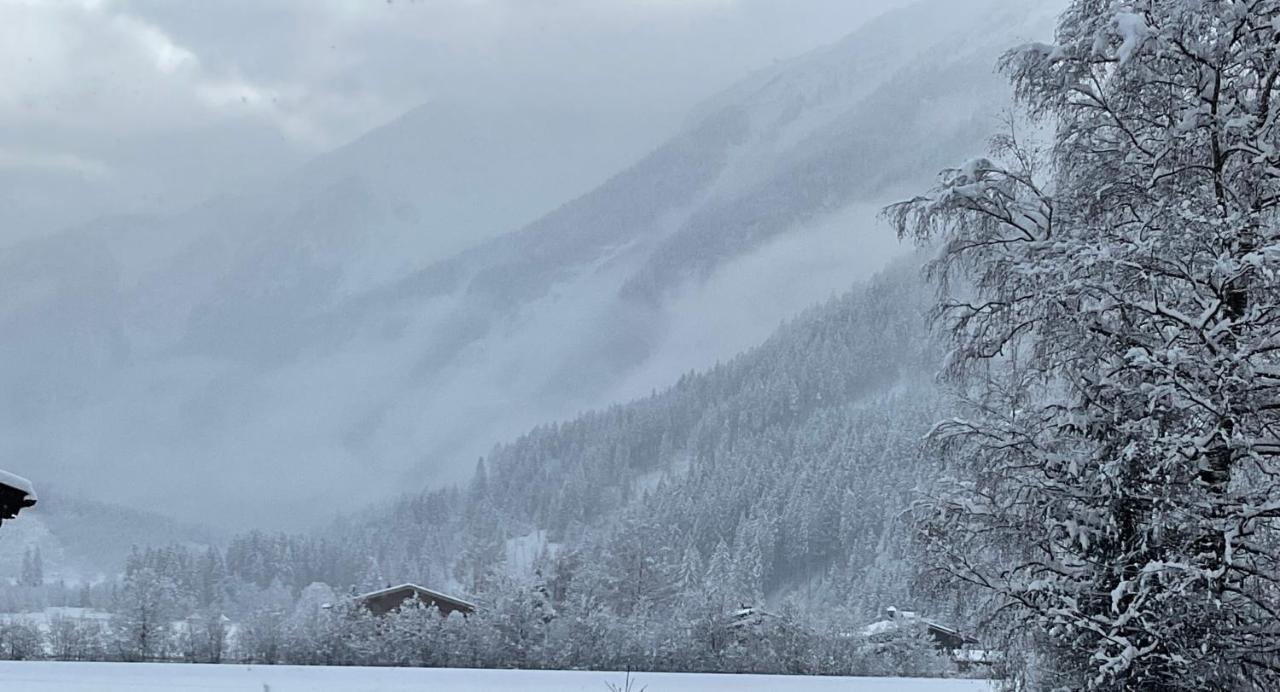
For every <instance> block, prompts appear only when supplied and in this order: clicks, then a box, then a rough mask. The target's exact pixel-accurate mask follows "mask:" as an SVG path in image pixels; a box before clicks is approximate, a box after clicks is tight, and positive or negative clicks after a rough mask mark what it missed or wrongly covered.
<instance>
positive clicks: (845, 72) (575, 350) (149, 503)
mask: <svg viewBox="0 0 1280 692" xmlns="http://www.w3.org/2000/svg"><path fill="white" fill-rule="evenodd" d="M986 2H989V4H990V6H991V11H990V12H979V11H976V10H975V9H974V8H972V7H970V6H964V7H960V6H958V5H956V4H955V3H950V2H940V1H938V0H931V1H930V2H925V3H923V4H921V5H919V6H914V7H912V8H908V9H906V10H902V11H899V12H895V13H892V14H889V15H886V16H885V17H883V18H881V19H879V20H877V21H875V22H873V23H871V24H869V25H868V26H866V27H865V28H863V29H861V30H859V31H858V32H856V33H855V34H853V35H851V36H850V37H849V38H847V39H846V40H844V41H841V42H840V43H838V44H836V45H833V46H830V47H828V48H826V49H822V50H819V51H816V52H814V53H812V54H809V55H806V56H802V57H800V58H797V59H795V60H792V61H789V62H785V63H782V64H780V65H778V66H776V67H774V68H772V69H770V70H768V71H766V72H764V73H761V74H759V75H755V76H753V77H751V78H750V79H748V80H746V81H744V82H743V83H742V84H740V85H738V86H737V87H735V88H733V89H731V90H730V91H729V92H727V93H726V94H723V95H721V96H720V97H717V98H715V99H713V100H712V101H710V102H708V104H707V105H706V106H705V107H704V108H702V109H700V111H699V112H698V113H697V114H696V115H695V116H694V117H693V118H692V119H691V122H690V125H689V127H688V128H687V129H686V130H685V131H683V132H682V133H680V134H678V135H677V136H675V137H674V138H672V139H671V140H670V141H669V142H667V143H665V144H663V145H662V146H660V147H658V148H657V149H656V150H655V151H654V152H653V153H652V154H650V155H649V156H647V157H645V158H643V159H642V160H640V161H639V162H637V163H636V164H634V165H632V166H630V167H629V168H626V169H625V170H623V171H622V172H620V173H619V174H617V175H616V176H614V177H613V178H611V179H610V180H608V181H607V182H605V183H603V184H602V185H600V186H598V187H596V188H595V189H593V190H591V191H590V192H587V193H586V194H584V195H582V196H580V197H577V198H576V199H573V201H570V202H568V203H566V204H563V205H562V206H560V207H559V208H558V209H556V210H555V211H552V212H550V213H548V214H546V215H545V216H543V217H541V218H540V219H538V220H536V221H534V222H532V223H530V224H528V225H526V226H524V227H523V228H521V229H519V230H516V231H514V232H512V233H509V234H506V235H501V236H497V237H493V238H491V239H488V240H486V238H487V237H489V236H491V235H492V234H493V233H495V232H496V230H495V229H496V227H495V226H494V225H493V224H495V223H497V222H498V221H500V220H502V219H515V218H516V217H518V216H520V215H521V214H525V213H534V212H532V211H530V210H531V208H532V207H533V206H536V205H535V204H534V203H532V202H530V203H528V204H526V203H524V202H521V201H520V200H521V199H525V198H528V199H533V198H538V199H543V198H545V195H537V194H534V192H533V191H534V190H535V189H544V190H547V189H550V188H537V187H536V186H535V185H534V184H533V182H532V181H535V180H536V179H538V178H539V175H538V171H537V170H529V169H527V168H519V167H517V169H518V170H517V169H512V171H507V172H504V173H503V174H502V176H500V177H497V178H492V179H490V178H487V177H486V176H487V175H488V174H487V173H486V172H485V171H483V170H480V171H477V170H472V169H466V170H460V169H459V167H460V166H461V162H465V161H466V160H468V156H469V154H470V152H471V151H475V152H477V153H484V152H486V151H489V150H490V149H496V148H500V147H502V146H504V143H505V142H508V141H521V142H523V141H526V140H528V139H529V137H527V136H524V135H523V134H522V133H521V132H510V133H500V134H501V135H502V136H500V137H497V138H496V139H495V138H494V135H493V133H492V130H493V128H495V127H497V126H496V125H492V124H490V125H484V123H485V122H486V121H485V120H484V119H483V118H476V117H471V116H469V115H468V114H467V112H466V111H465V110H464V111H462V112H461V113H454V114H450V113H444V114H437V113H436V112H434V111H431V110H430V109H427V110H425V111H422V112H415V113H413V114H410V115H408V116H406V117H405V118H404V119H402V120H401V121H399V122H397V123H393V124H392V125H390V126H388V127H387V128H384V129H382V130H379V131H377V132H374V133H370V134H369V135H368V136H367V137H365V138H363V139H362V140H361V141H360V142H357V143H356V144H354V145H353V146H352V147H351V148H349V149H347V150H343V151H340V152H336V153H334V154H333V155H331V156H329V157H326V158H325V159H323V160H320V161H317V162H316V163H315V164H314V165H313V166H311V167H308V168H307V169H305V170H303V171H300V172H299V173H298V174H297V175H296V176H294V177H292V178H290V179H288V180H285V181H282V182H280V183H279V184H278V185H274V186H266V187H264V188H263V189H261V190H260V191H257V192H256V193H254V194H250V195H246V196H241V197H223V198H217V199H214V200H212V201H210V202H209V203H207V204H205V205H202V206H200V207H197V208H194V209H191V210H189V211H188V212H186V213H184V214H180V215H177V216H175V217H173V218H164V219H113V220H107V221H103V222H101V223H99V224H92V225H90V226H88V227H83V228H79V229H73V230H70V231H68V232H66V233H64V234H61V235H59V236H56V237H52V238H49V239H47V240H44V241H41V242H38V243H31V244H26V245H23V246H20V247H16V248H12V249H10V250H8V251H5V252H3V253H0V277H2V278H0V284H2V285H0V288H4V289H6V290H4V291H3V292H0V295H3V296H4V298H3V299H0V363H4V365H0V391H4V392H5V395H4V397H3V398H0V454H3V455H4V456H5V458H7V459H14V460H21V461H20V462H14V463H13V464H12V465H14V466H15V467H17V468H20V469H22V470H25V471H26V472H27V474H28V475H30V476H34V477H35V478H34V479H33V480H36V481H37V482H38V483H41V482H45V483H47V482H55V483H58V484H60V485H64V486H66V487H69V488H72V489H74V490H76V491H79V492H94V493H97V494H99V496H102V497H106V498H110V499H112V500H113V501H117V500H118V501H121V502H127V503H131V504H137V505H140V506H146V507H154V508H157V509H159V510H161V511H166V512H170V513H175V514H181V515H182V516H183V517H184V518H187V519H194V520H199V521H208V522H218V523H222V524H226V525H237V526H248V525H254V524H266V525H281V524H289V525H293V526H301V525H304V524H306V523H309V522H312V521H316V520H319V519H321V518H323V517H327V516H329V515H331V514H332V513H333V512H334V511H335V510H336V511H342V510H345V509H349V508H351V507H355V506H359V505H360V504H362V503H364V502H367V501H370V500H375V499H377V498H380V497H385V496H387V495H388V494H389V493H392V492H397V491H399V490H402V489H403V488H405V487H406V486H408V487H423V486H428V485H433V484H439V483H443V482H450V481H457V480H462V479H464V478H465V477H466V474H467V473H468V472H469V470H470V468H471V464H472V463H473V461H474V459H475V457H476V456H478V455H479V454H482V453H484V452H485V451H486V450H488V449H489V448H490V447H491V446H492V445H493V444H495V443H497V442H500V441H502V440H505V439H509V438H511V437H513V436H515V435H517V434H519V433H520V432H521V431H524V430H528V429H530V428H532V427H534V426H536V425H538V424H541V423H543V422H545V421H547V420H553V419H563V418H567V417H570V416H572V415H574V414H575V413H577V412H579V411H583V410H588V409H592V408H599V407H603V406H607V405H608V404H610V403H612V402H616V401H621V400H627V399H631V398H634V397H636V396H639V395H643V394H645V393H648V392H650V391H652V390H653V389H655V388H659V387H664V386H666V385H667V384H669V383H671V382H672V381H674V380H675V379H676V378H677V377H678V376H679V374H680V373H682V372H685V371H687V370H689V369H691V368H704V367H709V366H711V365H712V364H714V363H715V362H717V361H718V360H724V359H727V358H730V357H732V356H733V355H734V354H736V353H738V352H740V351H742V350H743V349H745V348H748V347H750V346H752V345H755V344H758V343H759V342H760V341H762V340H763V339H764V338H766V336H767V335H768V334H769V333H770V331H771V330H773V329H774V327H775V326H776V325H777V324H778V323H780V322H781V321H783V320H785V319H787V318H789V317H792V316H793V315H795V314H796V313H797V312H799V311H800V310H802V309H804V308H806V307H808V306H810V305H812V304H814V303H816V302H818V301H821V300H823V299H825V298H827V297H829V296H830V295H832V294H834V293H838V292H840V291H843V290H844V289H845V288H846V287H847V286H848V285H849V283H850V282H851V281H852V280H854V279H855V278H857V277H859V276H866V275H868V274H869V273H871V272H872V271H874V270H875V269H876V268H878V267H879V266H881V265H882V263H883V262H884V261H885V260H886V259H887V258H888V257H890V256H891V255H893V254H894V253H896V252H898V249H897V246H896V245H895V243H894V242H893V240H892V239H891V238H890V237H889V236H888V235H887V234H886V233H885V232H884V231H883V229H882V228H880V226H879V225H878V224H877V223H876V222H875V221H874V212H875V210H876V209H878V207H879V206H880V205H881V204H882V203H883V202H884V201H886V200H888V199H891V198H892V197H893V196H894V195H896V194H898V192H897V191H898V190H899V189H902V188H903V187H904V186H909V187H916V186H918V185H919V184H920V183H921V182H922V181H924V180H927V179H928V178H929V177H930V176H931V175H932V174H933V173H934V171H935V170H936V169H938V168H939V167H941V166H943V165H944V164H946V163H950V162H952V161H955V160H957V159H962V158H964V157H966V156H967V155H969V154H971V153H975V151H976V150H978V149H980V144H979V143H980V142H981V141H982V140H983V138H984V137H985V135H986V134H988V133H989V132H991V131H992V130H994V129H995V127H996V124H995V120H994V116H995V114H996V112H997V111H998V107H994V106H990V105H988V104H999V103H1002V102H1003V99H1004V96H1005V87H1004V85H1003V83H1002V80H1001V79H1000V78H999V77H998V76H996V75H995V74H994V73H993V70H992V65H993V64H994V61H995V58H996V56H997V55H998V54H999V52H1000V51H1002V50H1003V49H1004V48H1006V47H1007V46H1008V45H1010V44H1012V43H1016V42H1018V41H1021V40H1026V39H1028V38H1033V37H1037V36H1040V35H1042V34H1043V33H1045V32H1046V31H1047V20H1048V19H1049V16H1050V15H1049V14H1048V13H1046V12H1041V11H1039V10H1036V9H1035V4H1033V5H1032V6H1031V7H1030V8H1029V7H1028V6H1027V4H1026V3H1023V2H1014V1H1013V0H984V3H986ZM992 17H995V18H996V19H995V20H993V19H992ZM992 25H996V26H999V27H1001V28H1000V29H998V30H992V29H991V26H992ZM467 124H473V125H476V126H478V127H480V128H481V130H482V131H483V133H484V137H479V139H478V140H477V137H470V136H462V137H458V136H456V135H457V132H458V130H457V128H460V127H463V125H467ZM485 137H487V138H488V139H485ZM504 138H506V139H504ZM903 141H909V142H912V146H910V147H904V146H891V145H888V144H886V143H887V142H903ZM468 143H472V144H474V145H475V146H476V149H474V150H468V149H467V146H468ZM530 146H535V145H530ZM535 148H536V147H535ZM521 151H525V149H521ZM584 155H585V154H584ZM534 159H536V157H534ZM464 168H465V167H464ZM486 181H488V182H486ZM562 182H565V185H566V186H568V187H572V181H567V182H566V181H562ZM544 183H545V184H548V185H549V184H550V183H547V182H546V181H539V182H538V184H539V185H542V184H544ZM562 192H563V190H562ZM550 194H552V193H551V192H547V195H550ZM572 194H574V193H573V192H564V195H565V197H566V198H567V197H569V196H571V195H572ZM508 207H510V208H509V209H508ZM494 210H497V211H494ZM503 210H506V211H503ZM519 210H524V211H519ZM477 217H482V218H483V219H488V220H489V221H492V222H493V223H479V222H476V223H472V221H475V220H476V218H477ZM513 223H514V222H513ZM85 440H92V441H93V442H92V444H84V443H83V441H85ZM126 459H127V460H128V462H129V464H128V468H129V473H122V472H120V469H121V468H122V465H121V463H120V462H122V461H123V460H126ZM298 468H306V469H307V472H306V473H301V474H300V473H298V472H297V469H298ZM142 477H149V478H157V477H163V478H165V479H167V481H166V483H165V484H164V485H165V489H164V490H162V491H161V490H146V489H144V488H147V487H155V484H146V485H143V484H139V483H137V482H136V481H137V479H138V478H142ZM352 478H359V479H360V481H359V482H358V483H357V482H350V481H345V482H338V483H335V482H333V481H332V479H352ZM197 490H198V492H197ZM233 498H234V499H235V502H236V503H237V507H238V509H237V510H236V511H235V512H229V511H226V508H227V507H228V506H229V503H230V502H231V501H232V499H233Z"/></svg>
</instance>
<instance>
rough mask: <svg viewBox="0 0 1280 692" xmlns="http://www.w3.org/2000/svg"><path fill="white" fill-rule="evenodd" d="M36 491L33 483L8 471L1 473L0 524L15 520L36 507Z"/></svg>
mask: <svg viewBox="0 0 1280 692" xmlns="http://www.w3.org/2000/svg"><path fill="white" fill-rule="evenodd" d="M35 505H36V491H35V489H34V488H33V487H31V481H28V480H27V479H25V478H23V477H21V476H15V475H13V474H12V473H9V472H7V471H0V524H3V523H4V520H5V519H13V518H14V517H16V516H18V512H21V511H22V510H24V509H27V508H28V507H35Z"/></svg>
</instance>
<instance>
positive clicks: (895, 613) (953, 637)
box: [862, 606, 978, 654]
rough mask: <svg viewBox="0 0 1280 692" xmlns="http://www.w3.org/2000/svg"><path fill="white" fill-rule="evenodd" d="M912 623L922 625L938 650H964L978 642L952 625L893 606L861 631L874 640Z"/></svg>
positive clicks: (952, 651)
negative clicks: (882, 617) (880, 618)
mask: <svg viewBox="0 0 1280 692" xmlns="http://www.w3.org/2000/svg"><path fill="white" fill-rule="evenodd" d="M913 625H919V626H922V627H923V628H924V631H925V632H926V633H928V635H929V638H930V639H932V640H933V644H934V646H935V647H937V649H938V650H939V651H945V652H947V653H948V654H953V653H954V652H956V651H962V650H966V649H968V648H970V647H971V646H972V645H974V644H977V643H978V640H976V639H974V638H972V637H966V636H964V635H963V634H961V633H960V630H958V629H956V628H954V627H949V626H947V625H943V624H940V623H937V622H933V621H932V620H926V619H924V618H922V617H920V616H919V615H918V614H916V613H914V612H912V611H909V610H898V609H897V608H894V607H893V606H889V607H888V608H886V609H885V619H884V620H879V621H877V622H873V623H871V624H870V625H867V626H866V627H865V628H864V629H863V631H862V633H863V634H864V635H865V636H866V637H867V638H868V639H870V640H872V641H875V640H876V639H877V638H882V637H889V636H892V635H893V634H894V633H896V632H898V631H899V630H901V629H902V628H903V627H909V626H913Z"/></svg>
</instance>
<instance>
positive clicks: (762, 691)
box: [0, 661, 992, 692]
mask: <svg viewBox="0 0 1280 692" xmlns="http://www.w3.org/2000/svg"><path fill="white" fill-rule="evenodd" d="M624 678H625V676H624V675H623V674H622V673H594V672H579V671H514V670H455V669H430V668H319V667H312V668H302V667H290V666H243V665H224V666H203V665H185V664H159V663H142V664H128V663H37V662H25V661H24V662H0V689H4V690H14V691H15V692H16V691H18V690H21V692H135V691H140V692H161V691H163V692H174V691H175V690H200V691H201V692H417V691H418V690H428V689H429V690H440V691H441V692H492V691H495V690H520V691H521V692H579V691H581V692H607V690H608V689H609V688H608V686H607V684H606V683H611V684H613V685H616V686H617V687H619V688H622V687H623V682H624ZM632 681H633V683H634V688H633V689H634V690H640V689H642V688H647V690H648V692H722V691H728V690H732V691H733V692H789V691H792V690H794V691H795V692H837V691H839V692H991V690H992V686H991V685H990V684H989V683H987V682H983V681H980V680H924V679H912V678H802V677H771V676H765V675H694V674H676V673H640V674H633V675H632Z"/></svg>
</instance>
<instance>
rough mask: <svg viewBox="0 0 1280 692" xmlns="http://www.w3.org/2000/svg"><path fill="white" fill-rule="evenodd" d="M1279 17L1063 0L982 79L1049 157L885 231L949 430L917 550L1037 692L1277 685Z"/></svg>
mask: <svg viewBox="0 0 1280 692" xmlns="http://www.w3.org/2000/svg"><path fill="white" fill-rule="evenodd" d="M1277 17H1280V2H1277V0H1214V1H1212V2H1202V1H1198V0H1197V1H1191V0H1126V1H1124V2H1120V1H1115V0H1075V1H1074V2H1072V3H1071V5H1070V7H1069V9H1068V10H1067V11H1066V13H1065V14H1064V15H1062V18H1061V20H1060V22H1059V25H1058V31H1057V37H1056V45H1052V46H1046V45H1031V46H1025V47H1023V48H1020V49H1017V50H1015V51H1013V52H1011V53H1010V54H1009V55H1008V56H1007V57H1006V58H1005V60H1004V67H1005V69H1006V70H1007V71H1008V73H1009V74H1010V75H1011V77H1012V80H1013V83H1014V86H1015V88H1016V92H1017V94H1018V95H1019V96H1020V98H1021V99H1022V100H1023V102H1024V103H1025V104H1027V105H1028V107H1029V112H1030V114H1031V116H1032V117H1033V118H1042V119H1043V120H1042V122H1043V123H1044V124H1046V125H1047V126H1049V127H1051V128H1053V129H1054V140H1053V147H1052V148H1051V149H1050V150H1048V151H1040V150H1038V149H1037V148H1036V147H1035V146H1033V145H1031V144H1030V143H1029V142H1028V141H1027V140H1026V139H1025V138H1023V137H1022V136H1020V133H1018V132H1017V128H1013V129H1011V132H1010V134H1008V135H1006V136H1003V137H1001V138H998V139H997V140H996V141H995V143H994V145H995V146H994V147H993V151H992V158H982V159H976V160H974V161H971V162H969V163H967V164H965V165H964V166H961V167H959V168H957V169H954V170H951V171H948V172H946V173H945V174H944V176H943V179H942V182H941V185H940V186H939V187H938V188H937V189H935V190H934V191H933V192H931V193H930V194H928V195H926V196H923V197H920V198H917V199H915V200H911V201H909V202H905V203H902V204H900V205H896V206H894V207H892V208H890V210H889V212H888V215H889V217H890V219H891V220H892V221H893V222H894V224H895V225H896V226H897V229H898V231H899V233H900V234H902V235H905V236H912V237H915V238H918V239H920V240H921V241H922V242H924V243H929V244H937V245H938V246H939V248H940V256H939V259H938V260H937V261H936V262H934V263H933V264H932V265H931V267H930V270H931V275H932V276H933V277H934V278H935V279H936V280H937V282H938V284H939V287H940V288H941V290H942V291H943V294H944V300H943V302H942V304H941V305H940V306H939V311H938V315H939V323H940V325H941V326H942V327H943V328H944V329H945V331H947V332H948V333H949V335H950V337H951V339H952V345H953V351H952V356H951V359H950V362H949V364H948V368H947V374H948V376H949V381H950V382H951V383H952V384H953V385H954V386H955V387H956V390H957V394H958V395H959V400H960V405H961V407H962V415H961V416H960V417H958V418H956V419H953V420H950V421H947V422H945V423H943V424H942V425H940V426H939V427H938V428H937V429H936V431H935V435H934V439H935V441H937V442H938V443H939V444H940V445H941V446H942V448H943V449H944V451H946V452H948V459H949V460H950V463H951V465H952V472H953V474H954V476H955V479H956V482H955V483H953V484H951V486H950V488H951V489H950V491H949V492H943V493H939V495H938V496H937V497H936V498H935V500H934V501H933V502H932V503H931V505H930V506H929V507H928V508H927V509H926V511H924V512H922V513H921V523H920V529H921V531H922V535H923V536H924V537H925V538H926V540H927V542H928V544H929V545H930V547H931V550H932V553H931V555H932V561H933V562H932V564H933V566H934V567H935V568H937V569H939V570H941V571H942V573H944V574H949V575H950V576H951V577H952V578H955V579H958V580H961V581H963V582H964V583H968V584H972V585H974V586H976V587H977V588H980V589H982V590H984V591H986V592H987V593H988V594H990V595H992V596H993V603H992V605H993V606H994V607H996V608H998V609H1000V612H1003V613H1007V614H1013V615H1015V616H1016V622H1011V623H1009V624H1010V629H1011V630H1017V631H1020V632H1025V633H1033V636H1034V637H1035V638H1036V640H1037V641H1035V642H1033V644H1034V649H1035V652H1036V656H1037V657H1038V659H1039V660H1040V661H1042V663H1043V666H1042V670H1041V673H1042V683H1043V684H1044V685H1045V686H1053V685H1062V686H1067V687H1072V688H1091V689H1139V688H1140V689H1151V690H1180V689H1186V690H1201V689H1220V690H1226V689H1250V688H1257V689H1276V688H1277V687H1280V658H1278V657H1277V654H1276V652H1277V651H1280V628H1278V627H1277V626H1276V622H1277V620H1276V615H1275V604H1276V603H1277V602H1280V592H1278V591H1277V585H1276V577H1275V575H1276V573H1277V567H1278V566H1280V562H1278V560H1280V549H1277V526H1276V522H1277V519H1280V480H1277V473H1276V472H1277V471H1280V469H1278V468H1277V464H1276V462H1277V456H1280V439H1278V436H1277V433H1278V432H1280V407H1277V406H1276V405H1275V401H1276V395H1277V392H1278V391H1280V357H1278V356H1280V350H1278V348H1277V337H1276V334H1277V332H1278V330H1280V313H1278V312H1277V310H1276V306H1277V304H1278V303H1280V281H1278V280H1277V279H1278V277H1277V272H1278V271H1280V233H1278V231H1280V224H1278V223H1277V221H1278V220H1277V213H1276V210H1277V204H1280V141H1277V140H1278V135H1280V131H1278V130H1277V119H1276V112H1275V108H1274V105H1273V103H1272V101H1273V99H1274V98H1275V97H1276V88H1277V81H1278V75H1280V56H1278V54H1277V50H1278V49H1277V38H1278V33H1280V23H1278V22H1277ZM957 285H958V287H957V288H956V290H955V291H954V293H955V295H952V296H948V292H949V289H950V288H951V287H954V286H957Z"/></svg>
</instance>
